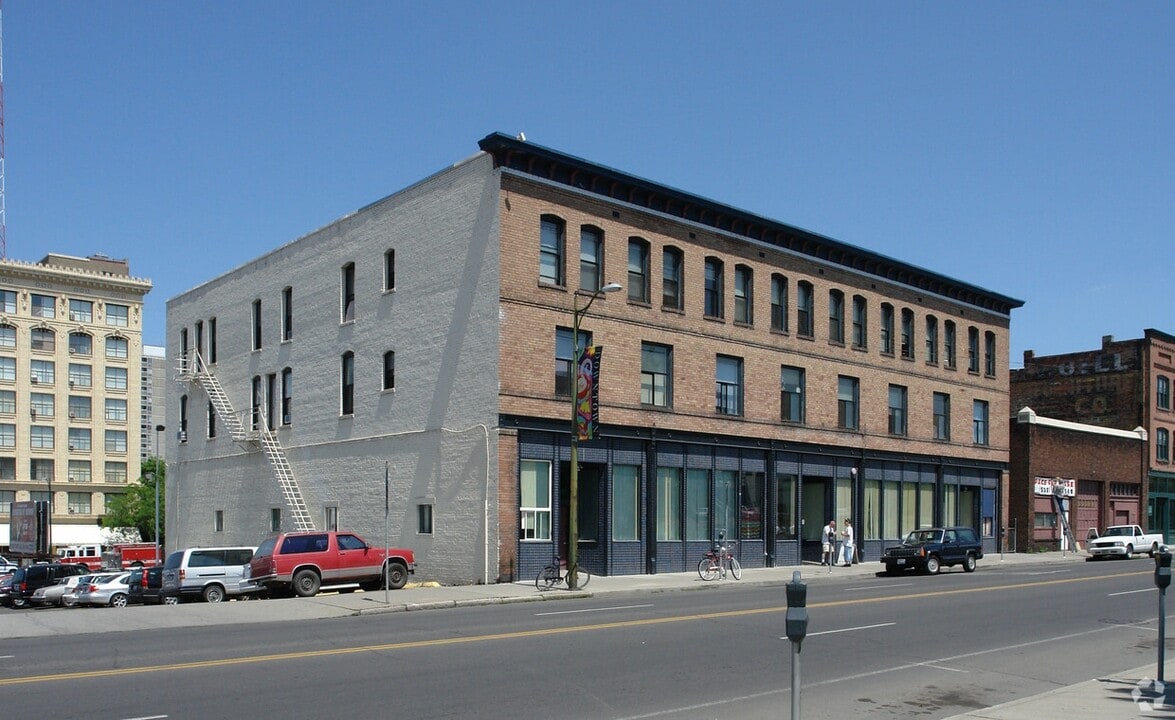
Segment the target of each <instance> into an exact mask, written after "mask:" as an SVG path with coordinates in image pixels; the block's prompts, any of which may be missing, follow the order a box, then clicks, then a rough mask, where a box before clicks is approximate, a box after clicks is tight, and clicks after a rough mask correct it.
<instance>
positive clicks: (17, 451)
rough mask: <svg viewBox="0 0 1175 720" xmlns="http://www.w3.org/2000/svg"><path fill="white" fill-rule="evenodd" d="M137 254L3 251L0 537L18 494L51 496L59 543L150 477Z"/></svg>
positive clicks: (73, 540) (85, 529)
mask: <svg viewBox="0 0 1175 720" xmlns="http://www.w3.org/2000/svg"><path fill="white" fill-rule="evenodd" d="M150 290H151V282H150V281H149V280H145V279H142V278H136V277H132V276H131V274H130V267H129V265H128V263H127V261H126V260H113V259H110V258H106V257H104V256H91V257H88V258H78V257H70V256H67V255H58V254H53V253H50V254H49V255H47V256H45V258H44V259H42V260H41V261H40V262H37V263H31V262H23V261H19V260H0V546H4V547H5V548H6V546H7V543H8V520H9V513H10V509H11V504H12V503H13V502H17V501H24V500H48V501H51V504H52V521H53V523H52V535H51V542H52V543H53V544H54V545H56V546H63V545H70V544H77V543H97V542H100V541H101V533H100V528H99V527H98V524H97V519H98V518H99V517H101V516H102V514H103V513H104V512H105V508H106V503H107V502H108V501H109V500H110V498H111V496H112V495H114V494H118V493H122V492H125V491H126V487H127V484H128V483H132V482H135V481H136V480H137V478H138V477H139V420H140V418H139V415H140V382H141V380H140V378H141V373H140V362H141V358H142V347H143V344H142V322H143V296H144V295H146V294H147V293H148V292H149V291H150Z"/></svg>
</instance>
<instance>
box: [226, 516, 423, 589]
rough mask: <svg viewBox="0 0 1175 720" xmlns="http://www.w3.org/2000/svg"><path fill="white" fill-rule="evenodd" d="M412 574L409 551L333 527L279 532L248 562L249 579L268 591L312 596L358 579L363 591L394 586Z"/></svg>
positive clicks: (266, 541) (413, 559) (396, 587)
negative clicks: (372, 542) (370, 542)
mask: <svg viewBox="0 0 1175 720" xmlns="http://www.w3.org/2000/svg"><path fill="white" fill-rule="evenodd" d="M415 572H416V556H415V555H414V554H413V552H412V551H411V550H404V549H401V548H386V549H385V548H381V547H373V546H371V545H368V544H367V543H366V542H364V540H363V538H361V537H359V536H358V535H356V534H354V533H349V532H342V531H336V530H329V531H311V532H291V533H282V534H280V535H275V536H273V537H270V538H267V539H266V540H265V541H264V542H262V543H261V545H260V547H258V548H257V552H255V553H253V559H252V560H251V561H250V562H249V579H251V580H252V581H253V582H255V583H257V584H258V585H262V586H264V587H265V588H266V589H268V590H269V591H270V592H271V593H274V594H278V595H281V594H286V593H288V592H289V591H290V590H293V592H294V594H296V595H298V596H299V597H311V596H313V595H316V594H317V593H318V591H319V590H321V589H322V587H323V586H324V585H343V584H347V583H359V587H361V588H363V589H364V590H378V589H379V588H382V587H383V586H384V578H385V577H386V578H387V583H388V587H389V588H391V589H392V590H399V589H400V588H402V587H404V585H405V583H407V582H408V575H409V574H412V573H415Z"/></svg>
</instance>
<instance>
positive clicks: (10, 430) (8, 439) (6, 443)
mask: <svg viewBox="0 0 1175 720" xmlns="http://www.w3.org/2000/svg"><path fill="white" fill-rule="evenodd" d="M0 447H5V448H14V447H16V425H13V424H12V423H0Z"/></svg>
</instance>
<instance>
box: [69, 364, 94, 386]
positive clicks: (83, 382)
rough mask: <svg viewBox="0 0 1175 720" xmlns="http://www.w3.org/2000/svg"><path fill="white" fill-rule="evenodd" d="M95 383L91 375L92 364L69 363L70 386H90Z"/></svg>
mask: <svg viewBox="0 0 1175 720" xmlns="http://www.w3.org/2000/svg"><path fill="white" fill-rule="evenodd" d="M93 383H94V380H93V378H92V377H91V376H90V366H89V365H82V364H80V363H70V364H69V386H70V387H79V388H88V387H90V386H92V385H93Z"/></svg>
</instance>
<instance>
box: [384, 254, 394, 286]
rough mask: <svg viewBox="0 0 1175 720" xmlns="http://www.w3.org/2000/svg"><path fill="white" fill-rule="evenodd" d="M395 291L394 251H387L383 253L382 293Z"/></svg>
mask: <svg viewBox="0 0 1175 720" xmlns="http://www.w3.org/2000/svg"><path fill="white" fill-rule="evenodd" d="M395 289H396V251H395V250H394V249H389V250H388V251H387V252H385V253H384V292H391V291H392V290H395Z"/></svg>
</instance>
